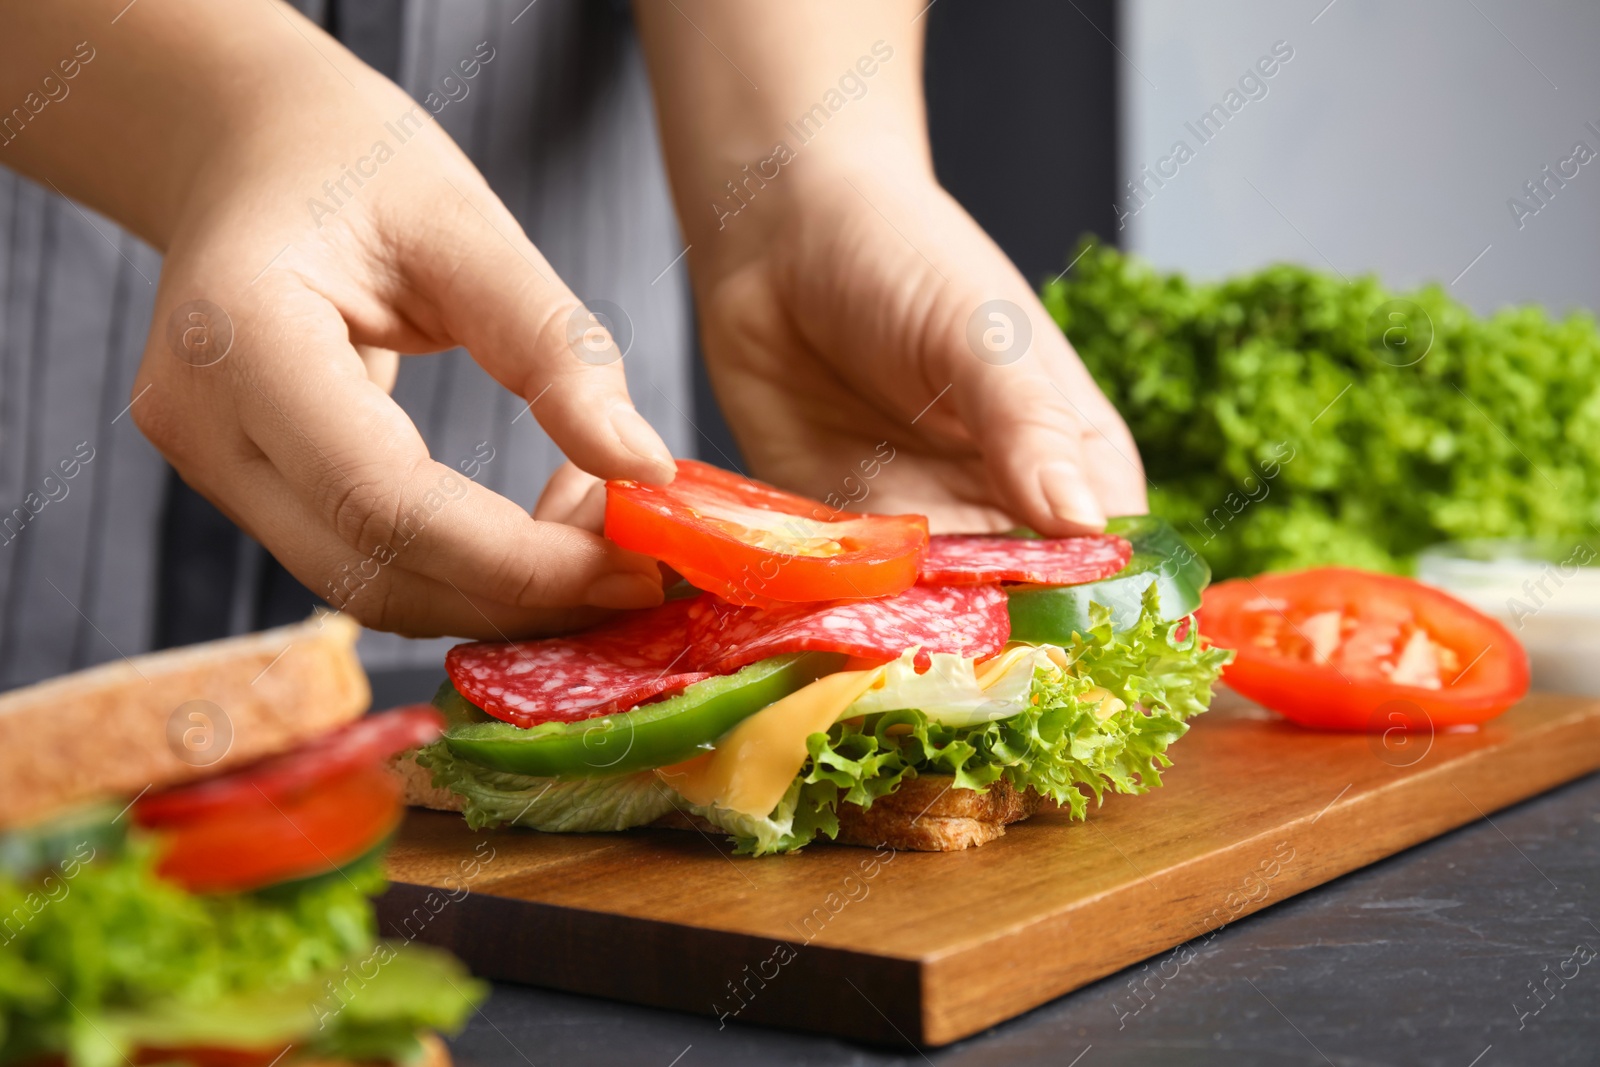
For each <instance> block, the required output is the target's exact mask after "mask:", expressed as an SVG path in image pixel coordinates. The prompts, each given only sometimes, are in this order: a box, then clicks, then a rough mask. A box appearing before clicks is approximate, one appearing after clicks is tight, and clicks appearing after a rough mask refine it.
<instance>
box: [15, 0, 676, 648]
mask: <svg viewBox="0 0 1600 1067" xmlns="http://www.w3.org/2000/svg"><path fill="white" fill-rule="evenodd" d="M122 6H123V4H122V3H120V2H119V3H112V4H110V5H99V4H83V5H61V6H60V9H58V8H57V7H56V6H55V5H40V6H39V7H38V8H37V9H33V8H18V9H17V12H16V13H15V18H14V19H13V21H15V22H17V25H16V26H8V33H12V32H13V31H14V34H15V35H14V36H13V37H12V43H11V44H10V45H6V46H0V67H4V66H7V63H6V62H5V60H6V59H8V58H11V59H15V58H32V57H33V55H34V53H37V54H38V55H49V54H51V51H50V50H51V49H52V48H54V47H56V45H55V43H54V42H56V41H57V40H59V41H60V42H62V43H61V44H60V46H59V47H60V48H62V49H66V51H67V52H68V53H70V51H71V47H72V42H73V41H76V40H78V39H80V38H87V39H91V40H94V41H97V42H99V43H98V45H97V47H96V56H95V59H94V60H93V61H92V63H91V64H89V65H86V66H85V67H84V68H83V70H82V71H81V73H80V75H79V76H78V78H77V79H76V83H75V85H74V88H73V95H72V99H71V100H70V101H69V102H67V103H65V104H63V105H61V106H60V107H59V108H52V109H51V113H50V114H49V115H48V116H47V117H48V118H50V119H51V120H52V122H53V125H49V126H47V125H46V124H44V123H42V122H41V123H40V128H39V129H38V130H37V131H35V130H31V129H30V130H28V131H27V133H28V136H29V137H30V138H32V143H31V144H22V140H21V139H19V142H18V145H19V146H20V147H22V148H23V149H25V150H27V153H31V154H21V155H20V156H19V157H10V158H11V159H12V161H14V162H16V163H18V164H19V165H20V167H21V169H23V170H24V171H26V172H29V173H33V174H35V175H37V176H38V177H40V178H41V179H43V180H46V181H49V182H50V183H51V184H52V185H55V186H56V187H57V188H60V189H63V191H65V192H66V193H67V194H68V195H72V196H76V197H78V198H80V199H83V200H85V201H86V202H88V203H91V204H92V205H94V206H95V207H97V208H98V209H100V210H102V211H105V212H106V213H108V214H110V215H112V216H113V217H115V218H117V219H118V220H119V221H122V222H124V224H126V225H128V226H130V227H131V228H133V229H134V230H135V231H136V232H138V233H139V234H140V235H141V236H143V237H145V238H146V239H147V240H149V241H151V243H153V244H155V245H156V246H157V247H158V248H160V249H161V250H162V251H163V252H164V253H165V255H166V260H165V264H164V267H163V270H162V274H161V280H160V286H159V290H158V292H157V295H156V305H155V318H154V322H153V326H152V329H151V334H150V339H149V343H148V347H147V349H146V352H145V358H144V362H143V364H142V366H141V368H140V371H139V375H138V379H137V381H136V383H135V385H134V389H133V397H134V402H133V406H132V409H131V413H132V417H133V419H134V420H135V421H136V422H137V423H138V425H139V427H140V429H141V430H143V431H144V433H145V434H146V435H147V436H148V437H149V438H150V439H151V441H153V442H154V443H155V445H156V446H157V447H158V448H159V449H160V450H161V451H162V453H163V454H164V455H165V456H166V457H167V458H168V459H169V460H170V461H171V462H172V464H173V466H174V467H176V468H177V470H178V472H179V473H180V474H181V475H182V476H183V478H184V480H185V481H187V482H188V483H189V484H191V485H193V486H194V487H195V488H196V489H198V490H199V491H200V492H201V493H203V494H205V495H206V496H207V497H208V498H209V499H210V500H211V501H212V502H213V503H215V504H216V505H217V506H218V507H219V508H220V509H221V510H222V511H223V512H224V513H226V514H227V515H228V516H229V517H230V518H231V519H233V520H234V521H235V522H236V523H238V524H239V525H240V526H241V527H242V528H243V529H245V530H246V531H247V532H249V533H250V534H251V535H252V536H253V537H255V538H256V539H257V540H259V541H260V542H261V543H262V544H263V545H265V546H266V547H267V548H268V549H269V550H270V551H271V552H272V553H273V554H274V555H275V556H277V557H278V559H280V560H281V561H282V562H283V563H284V565H285V566H286V567H287V568H288V569H289V570H290V572H292V573H293V574H294V575H295V577H297V578H298V579H300V581H302V582H303V583H305V585H307V586H308V587H309V588H311V589H312V590H313V591H314V592H316V593H318V594H320V595H323V596H325V597H327V598H328V599H329V600H331V601H332V602H333V603H334V604H336V605H338V606H340V607H342V608H345V609H346V610H348V611H349V612H350V613H351V614H352V615H354V616H355V617H356V618H358V619H360V620H361V621H362V622H364V623H366V624H368V625H371V626H375V627H378V628H382V629H391V630H399V631H402V632H405V633H411V634H438V633H452V634H465V635H473V636H479V637H490V638H492V637H498V636H503V635H512V634H520V633H528V632H534V631H542V630H548V629H551V628H559V627H562V626H565V625H570V624H571V623H573V622H575V621H577V620H578V618H579V617H580V616H581V615H582V612H581V610H579V609H582V608H583V607H584V606H592V607H605V608H625V607H642V606H647V605H649V604H652V603H656V602H658V601H659V600H660V597H661V592H660V576H659V573H658V571H657V568H656V566H655V564H654V563H653V562H652V561H650V560H648V559H646V558H644V557H642V556H637V555H634V554H632V553H627V552H623V551H621V550H619V549H617V548H616V547H615V546H613V545H611V544H609V543H608V542H606V541H604V540H603V539H602V538H601V537H599V536H598V535H596V534H595V533H592V532H589V531H585V530H580V529H576V528H574V527H571V526H567V525H564V524H559V523H554V522H540V521H534V520H532V519H530V518H529V516H528V514H527V513H526V512H525V511H523V509H521V508H520V507H518V506H517V505H516V504H513V503H512V502H511V501H509V500H507V499H505V498H503V497H500V496H498V495H496V494H495V493H493V492H491V491H490V490H488V489H487V488H484V487H483V486H481V485H479V484H477V483H476V482H474V481H472V480H471V478H469V477H465V476H464V475H463V473H462V472H461V471H460V470H457V468H456V466H455V463H456V461H457V460H458V459H470V457H440V458H439V459H435V458H433V457H430V456H429V454H428V451H427V448H426V446H425V444H424V443H423V440H422V438H421V436H420V435H419V434H418V432H417V430H416V428H415V427H414V426H413V425H412V424H411V422H410V420H409V419H408V418H407V417H406V415H405V414H404V412H402V411H401V409H400V408H399V407H398V406H397V405H396V404H395V403H394V401H393V400H392V399H391V398H390V397H389V395H388V389H389V387H390V386H392V384H393V382H394V377H395V373H396V365H397V360H398V355H397V354H398V353H421V352H433V351H438V350H441V349H446V348H450V347H452V346H454V345H465V346H466V347H467V349H468V350H469V351H470V352H471V353H472V355H473V357H474V358H475V359H476V360H477V361H478V362H479V363H480V364H481V365H482V366H483V367H484V368H485V369H486V370H487V371H488V372H489V373H490V374H492V375H493V376H494V377H495V379H496V380H497V381H499V382H500V383H501V384H502V385H504V386H505V387H506V388H507V389H510V390H512V391H513V392H515V393H517V394H518V395H519V396H522V397H523V398H524V399H525V400H526V401H527V402H529V404H530V405H531V410H532V414H533V416H534V417H535V418H537V419H538V420H539V422H540V424H541V425H542V426H543V427H544V428H545V430H546V431H547V432H549V434H550V435H551V437H552V438H553V439H554V440H555V442H556V443H557V444H558V445H559V446H560V447H561V448H562V450H563V451H564V452H566V454H567V455H568V456H570V457H571V458H572V459H573V460H574V461H575V462H576V463H577V464H578V465H580V466H581V467H583V468H584V469H585V470H588V471H590V472H592V473H593V474H595V475H599V476H601V477H607V478H612V477H617V478H621V477H625V478H637V479H641V480H645V481H652V482H661V481H667V480H670V479H671V477H672V474H673V466H672V458H671V456H670V454H669V453H668V451H667V449H666V446H665V445H664V444H663V443H662V441H661V440H660V438H659V437H657V435H656V434H655V432H654V431H653V430H652V429H651V428H650V427H649V425H648V424H647V423H646V422H645V421H644V419H643V418H642V417H641V416H640V415H639V414H638V413H637V412H636V411H635V410H634V408H633V406H632V404H631V402H630V400H629V398H628V393H627V388H626V385H625V383H624V380H623V374H622V368H621V363H620V362H618V361H617V360H616V359H615V358H613V357H615V356H616V355H617V353H616V349H615V347H614V345H613V344H612V342H611V340H610V338H609V336H608V335H607V334H606V333H605V332H604V330H603V329H602V328H601V327H600V326H599V325H598V324H597V323H596V322H594V321H593V320H592V319H591V318H589V317H588V315H587V313H586V312H584V310H583V308H582V306H581V305H580V303H579V302H578V301H577V300H576V298H575V297H574V296H573V295H572V293H571V292H570V291H569V290H568V289H567V287H566V286H565V285H564V284H563V283H562V282H561V280H560V279H559V278H558V277H557V276H556V274H555V272H554V271H553V270H552V269H551V268H550V265H549V263H548V262H546V261H545V259H544V257H543V256H541V255H540V254H539V252H538V250H537V249H535V248H534V247H533V245H532V244H531V243H529V241H528V240H527V238H526V237H525V236H524V235H523V233H522V231H521V229H520V227H519V226H518V225H517V222H516V220H515V219H514V218H513V217H512V215H511V214H510V212H508V211H507V210H506V209H505V207H504V206H503V205H502V204H501V203H500V202H499V200H498V199H497V198H496V197H495V196H494V194H493V193H492V192H490V190H489V188H488V186H487V185H486V184H485V182H484V180H483V178H482V177H481V176H480V175H479V174H478V172H477V171H476V169H474V168H473V166H472V165H471V163H470V162H468V160H467V159H466V157H465V156H464V155H463V154H462V153H461V152H460V151H459V150H458V149H457V148H456V146H455V145H454V144H453V143H452V142H451V141H450V139H449V138H448V137H447V136H446V135H445V134H444V133H443V132H442V131H441V130H440V129H439V128H438V127H437V125H435V124H434V123H433V122H432V121H431V119H430V118H429V117H428V114H427V112H426V111H425V110H424V109H423V108H421V107H420V106H419V105H417V104H416V103H414V102H413V101H412V100H411V99H410V98H409V97H407V96H406V95H405V94H404V93H403V92H401V91H400V90H399V89H398V88H396V87H395V86H394V85H393V84H392V83H390V82H388V81H387V80H386V79H384V78H382V77H380V76H378V75H377V74H376V73H374V72H373V71H371V70H370V69H368V68H367V67H365V66H364V65H362V64H361V63H360V62H359V61H358V60H356V59H355V58H354V57H353V56H351V55H350V54H349V53H348V52H346V51H345V50H344V49H343V48H341V47H340V46H339V45H338V44H337V43H336V42H334V41H332V40H331V39H330V38H328V37H327V36H326V35H325V34H323V33H322V32H321V31H320V30H319V29H318V28H317V27H315V26H314V25H312V24H311V23H309V22H307V21H306V20H304V19H302V18H301V17H300V16H299V15H298V14H296V13H295V12H294V11H293V9H291V8H289V7H288V6H286V5H280V4H276V3H267V4H243V5H216V4H212V3H208V2H205V0H173V2H170V3H163V4H154V5H152V4H141V5H138V6H136V7H129V8H128V9H127V10H126V11H124V12H123V14H122V15H121V16H120V17H118V19H117V21H116V22H115V23H114V24H113V23H111V21H110V20H111V17H112V16H113V15H115V14H116V10H115V9H116V8H119V7H122ZM17 35H20V36H17ZM19 40H25V41H26V43H27V48H26V49H23V46H22V45H20V44H18V43H17V42H18V41H19ZM488 47H489V46H487V45H486V46H484V48H488ZM491 51H492V49H491ZM12 52H18V53H19V55H17V56H13V55H11V53H12ZM462 58H463V59H470V60H474V61H478V62H481V61H483V59H484V55H483V54H482V50H481V49H480V54H478V55H476V56H470V57H462ZM12 65H13V66H18V65H17V64H12ZM25 69H31V67H27V68H25ZM13 147H14V148H15V147H18V146H13ZM112 160H116V161H118V163H117V165H116V166H112V165H110V162H109V161H112Z"/></svg>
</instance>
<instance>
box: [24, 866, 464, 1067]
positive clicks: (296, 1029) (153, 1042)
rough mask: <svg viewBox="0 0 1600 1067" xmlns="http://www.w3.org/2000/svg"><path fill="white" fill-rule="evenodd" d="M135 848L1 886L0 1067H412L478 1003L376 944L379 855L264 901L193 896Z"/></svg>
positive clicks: (434, 968) (459, 979)
mask: <svg viewBox="0 0 1600 1067" xmlns="http://www.w3.org/2000/svg"><path fill="white" fill-rule="evenodd" d="M154 858H155V857H154V852H153V846H152V844H151V842H150V841H149V840H148V839H141V838H139V837H137V836H135V837H131V838H130V839H129V840H128V841H127V842H126V843H125V845H124V844H123V843H121V842H119V843H118V846H117V847H116V848H114V849H112V848H104V847H96V846H87V845H86V846H84V848H82V849H80V850H79V851H78V852H77V853H76V854H75V855H72V856H70V857H68V858H66V859H64V860H62V861H61V862H59V863H55V864H52V865H51V866H49V867H48V868H46V869H44V870H42V871H34V872H32V873H29V874H27V875H22V874H19V873H17V872H16V871H15V870H13V871H10V872H6V873H0V1062H12V1061H15V1060H26V1059H30V1058H49V1057H51V1056H56V1055H59V1056H61V1057H63V1058H64V1060H65V1062H66V1064H68V1065H69V1067H117V1065H120V1064H123V1063H125V1062H128V1058H129V1057H131V1056H132V1054H133V1052H134V1051H135V1050H136V1049H139V1048H172V1047H182V1046H192V1045H210V1046H218V1047H242V1048H260V1047H263V1046H266V1045H270V1044H275V1043H278V1042H280V1041H281V1042H283V1043H284V1044H285V1045H287V1044H289V1043H290V1042H293V1043H294V1044H295V1045H296V1046H298V1047H301V1048H303V1049H305V1050H306V1051H307V1052H310V1053H315V1054H320V1055H327V1056H346V1057H351V1056H357V1055H359V1057H360V1058H363V1059H386V1060H393V1061H395V1062H407V1061H409V1060H411V1059H413V1058H415V1057H416V1056H417V1055H418V1054H420V1051H421V1046H420V1044H419V1042H418V1040H417V1034H418V1031H420V1030H426V1029H443V1030H454V1029H457V1028H459V1026H460V1025H461V1024H462V1023H463V1022H465V1019H466V1016H467V1015H468V1014H469V1013H470V1012H471V1010H472V1008H473V1006H474V1005H475V1004H476V1003H477V1001H478V1000H480V999H481V998H482V996H483V994H484V988H483V986H482V985H481V984H480V983H477V982H475V981H474V980H473V979H472V978H471V977H470V976H468V975H467V973H466V972H465V970H464V969H463V968H462V967H461V965H460V964H459V963H457V962H456V961H455V960H454V959H452V958H451V957H449V956H447V955H445V954H443V953H439V952H436V951H435V950H432V949H428V948H425V947H423V946H420V945H412V944H391V943H387V942H380V941H379V940H378V939H377V936H376V929H375V918H374V915H373V912H372V906H371V901H370V900H369V898H370V897H372V896H375V895H376V894H378V893H379V892H381V891H382V890H383V888H384V884H385V883H384V878H383V873H382V870H381V868H380V866H379V863H378V859H377V856H376V854H373V855H369V856H367V857H364V858H363V859H362V860H360V861H358V862H356V863H353V864H350V865H348V866H346V867H345V868H343V869H342V870H341V871H338V872H333V873H331V874H329V875H326V876H321V877H317V878H312V879H307V880H305V881H302V882H296V883H290V884H286V885H280V886H275V887H272V888H270V889H266V890H262V891H259V892H255V893H243V894H218V895H194V894H190V893H187V892H185V891H184V890H182V889H181V888H179V887H178V886H176V885H174V884H172V883H170V882H166V881H163V880H161V879H160V878H158V877H157V876H156V874H155V869H154Z"/></svg>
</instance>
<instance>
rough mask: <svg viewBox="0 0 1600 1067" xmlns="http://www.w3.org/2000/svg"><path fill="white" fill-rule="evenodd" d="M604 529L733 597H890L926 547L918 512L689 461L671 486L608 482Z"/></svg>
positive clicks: (911, 576) (751, 600)
mask: <svg viewBox="0 0 1600 1067" xmlns="http://www.w3.org/2000/svg"><path fill="white" fill-rule="evenodd" d="M605 532H606V536H607V537H608V538H610V539H611V540H612V541H613V542H615V543H616V544H618V545H621V546H622V547H623V548H627V549H631V550H633V551H635V552H641V553H643V554H645V555H647V556H651V557H653V558H654V559H658V560H660V561H661V562H663V563H666V564H667V565H668V566H670V567H672V568H673V569H674V570H676V571H677V572H678V573H679V574H681V575H683V576H684V577H685V578H687V579H688V580H689V581H690V582H691V583H692V584H694V585H696V586H698V587H699V588H701V589H704V590H706V591H707V592H709V593H714V594H715V595H717V596H719V597H721V598H722V599H724V600H728V601H731V602H733V603H735V604H755V605H765V604H770V603H773V602H789V603H804V602H810V601H819V600H861V599H866V598H868V597H880V596H893V595H894V594H896V593H900V592H904V591H905V590H907V589H909V588H911V586H912V585H913V584H914V583H915V582H916V580H917V567H918V565H919V564H920V563H921V561H922V556H923V553H924V552H925V551H926V550H927V547H928V520H927V519H925V518H924V517H922V516H921V515H857V514H853V513H850V512H842V511H838V510H836V509H834V508H830V507H828V506H827V505H826V504H823V503H820V502H819V501H816V500H809V499H807V498H806V497H803V496H796V495H795V494H793V493H785V492H783V491H782V490H781V489H774V488H773V487H772V486H770V485H765V484H763V483H761V482H756V481H752V480H750V479H749V478H745V477H742V476H740V475H738V474H733V473H731V472H729V471H725V470H720V469H719V468H716V467H713V466H710V465H709V464H705V463H697V462H695V461H694V460H679V461H678V475H677V477H676V478H675V479H674V480H673V482H672V484H671V485H643V484H640V483H639V482H633V481H613V482H607V483H606V524H605Z"/></svg>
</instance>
